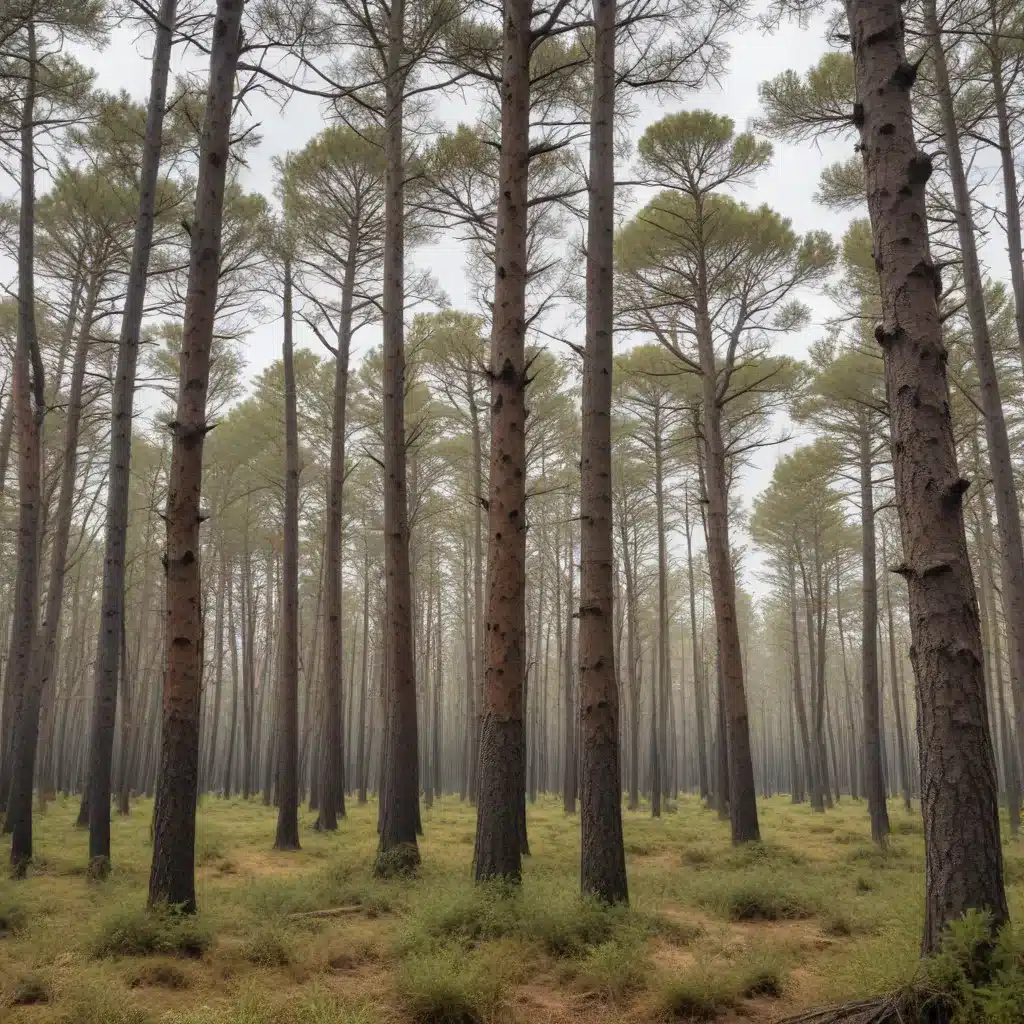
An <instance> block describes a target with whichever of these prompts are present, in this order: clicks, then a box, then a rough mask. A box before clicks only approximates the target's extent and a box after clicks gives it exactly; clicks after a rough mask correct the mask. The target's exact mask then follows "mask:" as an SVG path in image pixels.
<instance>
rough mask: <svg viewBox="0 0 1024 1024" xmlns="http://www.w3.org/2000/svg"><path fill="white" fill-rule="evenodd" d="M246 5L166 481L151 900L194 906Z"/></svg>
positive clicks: (206, 215) (216, 58)
mask: <svg viewBox="0 0 1024 1024" xmlns="http://www.w3.org/2000/svg"><path fill="white" fill-rule="evenodd" d="M243 6H244V0H217V13H216V16H215V19H214V26H213V44H212V46H211V49H210V79H209V86H208V89H207V96H206V113H205V115H204V119H203V132H202V137H201V140H200V144H199V176H198V179H197V182H196V204H195V222H194V223H193V225H192V245H191V253H190V257H189V274H188V289H187V292H186V296H185V324H184V331H183V335H182V346H181V377H180V383H179V390H178V405H177V413H176V416H175V420H174V423H173V424H172V428H171V432H172V438H173V440H172V445H171V471H170V476H169V479H168V487H167V554H166V572H167V628H166V650H167V667H166V674H165V676H164V707H163V732H162V735H161V741H160V744H161V745H160V769H159V776H158V777H159V783H158V788H157V797H156V809H155V815H154V825H153V865H152V868H151V871H150V877H149V902H150V905H153V904H157V903H168V904H172V905H176V906H180V907H181V908H182V909H183V910H184V911H186V912H194V911H195V909H196V889H195V828H196V822H195V816H196V795H197V794H196V790H197V783H198V773H197V769H198V761H199V721H200V720H199V708H200V695H201V690H202V679H203V615H202V607H201V605H202V593H201V586H200V575H199V526H200V523H201V522H202V515H203V513H202V508H201V505H200V488H201V485H202V473H203V441H204V438H205V436H206V433H207V432H208V430H209V429H210V428H209V425H208V424H207V422H206V393H207V388H208V387H209V380H210V347H211V345H212V343H213V330H214V319H215V317H216V312H217V284H218V276H219V265H220V248H221V221H222V217H223V210H224V188H225V179H226V176H227V165H228V159H229V155H230V154H229V146H230V138H231V111H232V105H233V100H234V86H235V68H236V65H237V63H238V53H239V48H240V45H241V40H242V32H241V21H242V8H243ZM95 792H96V793H99V792H100V789H96V790H95Z"/></svg>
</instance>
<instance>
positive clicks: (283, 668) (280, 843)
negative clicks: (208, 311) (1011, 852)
mask: <svg viewBox="0 0 1024 1024" xmlns="http://www.w3.org/2000/svg"><path fill="white" fill-rule="evenodd" d="M283 361H284V436H285V442H284V451H285V473H284V543H283V545H282V549H281V623H280V641H279V643H280V651H281V654H280V660H279V667H278V672H279V680H278V684H277V685H278V712H277V730H276V744H272V746H275V745H276V747H277V750H276V754H277V833H276V835H275V836H274V849H275V850H297V849H298V848H299V424H298V411H297V408H296V406H297V404H298V403H297V399H296V394H295V358H294V346H293V343H292V268H291V262H290V260H289V259H288V257H285V261H284V346H283ZM328 542H329V539H328ZM267 601H268V603H269V601H270V579H269V576H268V578H267ZM268 639H269V638H268ZM266 654H267V658H268V659H269V657H270V652H269V651H267V652H266ZM339 668H340V666H339ZM328 728H329V727H328ZM325 792H327V793H328V794H329V793H330V789H329V787H328V788H326V789H325ZM324 806H326V807H328V808H332V809H333V802H329V803H327V804H326V805H322V806H321V810H320V814H321V816H323V813H324Z"/></svg>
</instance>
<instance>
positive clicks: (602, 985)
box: [574, 939, 651, 1003]
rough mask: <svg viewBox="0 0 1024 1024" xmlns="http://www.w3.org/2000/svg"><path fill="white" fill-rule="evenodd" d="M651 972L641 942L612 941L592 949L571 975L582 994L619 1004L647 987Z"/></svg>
mask: <svg viewBox="0 0 1024 1024" xmlns="http://www.w3.org/2000/svg"><path fill="white" fill-rule="evenodd" d="M650 969H651V968H650V963H649V962H648V959H647V953H646V950H645V948H644V944H643V943H642V942H637V941H629V940H626V941H616V940H614V939H613V940H609V941H608V942H602V943H601V944H600V945H597V946H595V947H594V948H593V949H591V950H590V951H589V953H587V955H586V956H585V957H584V958H583V960H582V961H580V963H579V965H578V966H577V967H576V969H575V971H574V974H575V982H576V986H577V987H578V988H579V989H580V990H581V991H583V992H585V993H587V994H588V995H593V996H596V997H597V998H599V999H601V1000H604V1001H605V1002H610V1003H621V1002H624V1001H625V1000H626V999H628V998H629V997H630V996H633V995H635V994H636V993H637V992H640V991H642V990H643V989H644V988H645V987H646V985H647V979H648V976H649V975H650Z"/></svg>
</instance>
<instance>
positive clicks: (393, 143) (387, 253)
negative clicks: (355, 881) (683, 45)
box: [377, 0, 419, 871]
mask: <svg viewBox="0 0 1024 1024" xmlns="http://www.w3.org/2000/svg"><path fill="white" fill-rule="evenodd" d="M404 32H405V4H404V0H393V2H392V4H391V24H390V39H389V44H388V82H387V87H386V93H387V96H386V103H387V124H386V129H385V132H386V138H385V152H386V160H387V170H386V175H385V179H386V180H385V199H384V203H385V211H384V221H385V223H384V298H383V306H384V564H385V587H386V605H387V613H386V620H385V621H386V623H387V626H386V628H387V637H386V639H385V643H384V647H385V652H386V657H387V686H388V702H387V715H388V717H387V729H386V735H385V740H384V743H383V745H382V751H381V754H382V758H383V760H382V763H381V775H382V778H381V815H380V856H378V863H377V866H378V870H380V871H387V870H389V868H388V865H387V856H386V855H388V854H390V853H391V851H393V850H397V849H398V848H399V847H404V848H407V849H408V857H409V862H410V863H415V862H416V861H418V860H419V852H418V847H417V845H416V832H417V828H416V826H417V823H418V821H419V767H418V759H417V750H418V743H417V723H416V669H415V662H414V658H413V639H412V625H413V618H412V581H411V577H410V573H409V508H408V497H407V486H406V450H405V337H404V332H403V316H404V301H405V280H404V275H405V251H404V230H405V224H404V218H405V193H404V179H405V162H404V156H403V135H402V114H403V107H402V104H403V95H404V91H405V81H404V71H403V67H402V41H403V38H404Z"/></svg>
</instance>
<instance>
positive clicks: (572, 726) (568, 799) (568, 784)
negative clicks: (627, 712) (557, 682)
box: [562, 527, 576, 814]
mask: <svg viewBox="0 0 1024 1024" xmlns="http://www.w3.org/2000/svg"><path fill="white" fill-rule="evenodd" d="M566 548H567V550H566V555H567V556H568V559H569V597H568V600H567V601H566V604H565V663H564V672H563V675H562V700H563V705H564V706H563V708H562V711H563V714H562V810H563V811H565V813H566V814H575V813H576V714H575V706H576V688H575V687H574V686H573V676H574V674H575V671H576V662H575V659H574V658H573V621H574V619H573V610H572V609H573V605H574V604H575V603H576V602H575V598H574V594H575V592H576V586H575V584H576V549H575V547H574V546H573V536H572V528H571V527H570V529H569V542H568V544H567V545H566Z"/></svg>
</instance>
